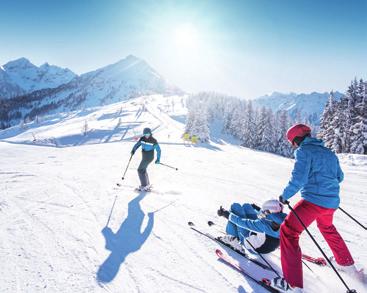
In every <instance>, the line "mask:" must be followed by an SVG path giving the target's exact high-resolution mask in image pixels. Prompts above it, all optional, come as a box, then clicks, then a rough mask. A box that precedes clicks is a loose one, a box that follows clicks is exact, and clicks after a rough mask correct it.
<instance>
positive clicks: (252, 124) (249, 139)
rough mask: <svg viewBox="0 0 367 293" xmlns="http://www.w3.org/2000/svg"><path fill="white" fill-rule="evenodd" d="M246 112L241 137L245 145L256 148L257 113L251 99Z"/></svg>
mask: <svg viewBox="0 0 367 293" xmlns="http://www.w3.org/2000/svg"><path fill="white" fill-rule="evenodd" d="M245 113H246V114H245V117H244V119H243V133H242V137H241V139H242V141H243V146H245V147H249V148H254V147H255V143H256V121H255V118H256V115H255V111H254V109H253V107H252V102H251V100H250V101H248V103H247V109H246V112H245Z"/></svg>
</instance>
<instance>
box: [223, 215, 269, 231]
mask: <svg viewBox="0 0 367 293" xmlns="http://www.w3.org/2000/svg"><path fill="white" fill-rule="evenodd" d="M228 220H229V221H230V222H232V223H233V224H235V225H236V226H238V227H240V228H244V229H246V230H250V231H254V232H259V233H264V232H265V233H266V231H267V230H268V229H269V227H268V225H266V224H265V223H264V222H263V221H261V220H260V219H256V220H250V219H245V218H241V217H239V216H237V215H235V214H233V213H230V214H229V218H228Z"/></svg>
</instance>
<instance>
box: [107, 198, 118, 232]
mask: <svg viewBox="0 0 367 293" xmlns="http://www.w3.org/2000/svg"><path fill="white" fill-rule="evenodd" d="M116 200H117V195H116V196H115V200H114V201H113V204H112V208H111V211H110V215H109V216H108V220H107V223H106V226H105V227H108V224H109V223H110V220H111V216H112V212H113V208H114V207H115V203H116Z"/></svg>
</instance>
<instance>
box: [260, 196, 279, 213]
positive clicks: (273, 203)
mask: <svg viewBox="0 0 367 293" xmlns="http://www.w3.org/2000/svg"><path fill="white" fill-rule="evenodd" d="M261 209H262V210H263V211H264V212H266V211H268V212H270V213H280V212H281V211H282V210H283V205H282V204H281V203H280V201H279V200H277V199H269V200H267V201H265V202H264V203H263V205H262V207H261Z"/></svg>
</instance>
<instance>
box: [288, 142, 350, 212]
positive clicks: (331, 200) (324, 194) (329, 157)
mask: <svg viewBox="0 0 367 293" xmlns="http://www.w3.org/2000/svg"><path fill="white" fill-rule="evenodd" d="M295 160H296V162H295V164H294V168H293V171H292V177H291V179H290V181H289V183H288V185H287V186H286V188H285V189H284V191H283V195H282V196H283V198H284V199H285V200H288V199H290V198H291V197H292V196H293V195H295V194H296V193H297V192H298V191H301V196H302V197H303V198H304V199H305V200H306V201H309V202H311V203H313V204H315V205H318V206H321V207H325V208H331V209H337V208H338V207H339V203H340V198H339V190H340V187H339V183H340V182H342V181H343V179H344V174H343V171H342V169H341V168H340V164H339V160H338V157H337V156H336V155H335V154H334V153H333V152H332V151H331V150H330V149H328V148H326V147H325V146H324V143H323V142H322V140H320V139H316V138H312V137H306V138H305V139H304V141H303V142H302V143H301V145H300V146H299V148H298V149H297V150H296V151H295Z"/></svg>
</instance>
